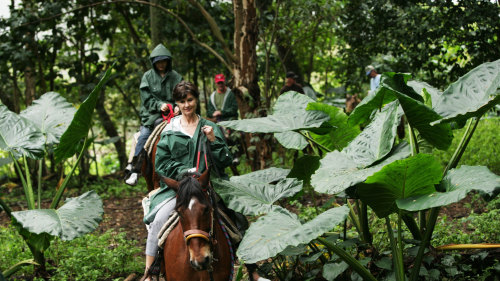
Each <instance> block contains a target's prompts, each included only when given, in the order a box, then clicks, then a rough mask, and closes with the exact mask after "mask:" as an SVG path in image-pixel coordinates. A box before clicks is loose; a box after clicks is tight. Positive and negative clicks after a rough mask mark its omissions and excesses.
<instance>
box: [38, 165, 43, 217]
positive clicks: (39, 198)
mask: <svg viewBox="0 0 500 281" xmlns="http://www.w3.org/2000/svg"><path fill="white" fill-rule="evenodd" d="M42 161H43V159H40V160H38V204H37V205H38V209H41V208H42V165H43V162H42Z"/></svg>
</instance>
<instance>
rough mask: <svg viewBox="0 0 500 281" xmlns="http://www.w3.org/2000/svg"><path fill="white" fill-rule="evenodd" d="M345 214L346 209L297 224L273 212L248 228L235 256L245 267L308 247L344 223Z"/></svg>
mask: <svg viewBox="0 0 500 281" xmlns="http://www.w3.org/2000/svg"><path fill="white" fill-rule="evenodd" d="M348 213H349V208H347V206H342V207H338V208H333V209H329V210H327V211H326V212H323V213H322V214H320V215H319V216H317V217H316V218H314V219H313V220H311V221H309V222H307V223H305V224H301V223H300V221H299V220H298V218H297V216H296V215H295V214H292V213H290V212H288V211H287V210H285V209H280V210H274V211H273V212H271V213H269V214H267V215H265V216H263V217H261V218H259V219H258V220H257V221H256V222H254V223H252V224H251V225H250V228H249V229H248V230H247V232H246V234H245V236H244V237H243V240H242V241H241V244H240V246H239V248H238V252H237V255H238V257H239V258H240V259H241V260H243V261H245V262H246V263H254V262H257V261H260V260H265V259H267V258H270V257H274V256H276V255H277V254H279V253H280V252H281V251H283V250H284V249H285V248H287V246H298V245H300V244H304V243H309V242H310V241H311V240H313V239H315V238H316V237H318V236H319V235H322V234H323V233H325V232H327V231H329V230H331V229H333V228H334V227H335V226H337V225H338V224H339V223H342V222H343V221H344V220H345V218H346V217H347V214H348Z"/></svg>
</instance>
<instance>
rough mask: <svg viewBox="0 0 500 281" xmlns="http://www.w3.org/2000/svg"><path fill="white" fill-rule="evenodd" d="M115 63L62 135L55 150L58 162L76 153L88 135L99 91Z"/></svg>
mask: <svg viewBox="0 0 500 281" xmlns="http://www.w3.org/2000/svg"><path fill="white" fill-rule="evenodd" d="M115 64H116V62H115V63H113V65H112V66H111V67H110V68H108V70H107V71H106V72H105V73H104V75H103V76H102V78H101V80H100V81H99V83H98V84H97V86H96V87H95V88H94V89H93V90H92V92H91V93H90V95H89V96H88V97H87V99H86V100H85V101H84V102H83V103H82V104H81V105H80V108H78V110H77V111H76V113H75V116H74V118H73V120H72V121H71V124H70V125H69V127H68V129H67V130H66V131H65V132H64V134H63V135H62V136H61V140H60V143H59V145H58V146H57V147H56V149H55V151H54V156H55V159H56V162H60V161H61V160H63V159H66V158H69V157H72V156H73V155H75V153H76V152H77V148H78V145H79V144H80V141H81V140H82V139H84V138H86V137H87V135H88V132H89V129H90V125H91V121H92V113H93V112H94V109H95V106H96V103H97V98H98V97H99V93H100V91H101V89H102V87H104V85H105V84H106V82H107V81H108V79H109V77H110V75H111V70H112V69H113V67H114V65H115Z"/></svg>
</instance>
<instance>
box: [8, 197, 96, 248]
mask: <svg viewBox="0 0 500 281" xmlns="http://www.w3.org/2000/svg"><path fill="white" fill-rule="evenodd" d="M103 213H104V210H103V208H102V201H101V198H100V197H99V195H97V193H95V192H94V191H89V192H86V193H84V194H82V195H81V196H79V197H74V198H69V199H67V200H66V202H65V204H64V205H63V206H62V207H61V208H59V209H57V210H53V209H38V210H27V211H19V212H12V215H13V216H14V218H15V219H16V221H17V222H18V223H20V224H21V225H22V227H23V228H24V229H26V230H27V231H29V232H31V233H35V234H41V233H48V234H50V235H52V236H57V237H60V238H61V239H62V240H72V239H74V238H77V237H80V236H82V235H84V234H86V233H89V232H91V231H94V230H95V229H96V228H97V226H98V225H99V222H100V221H101V220H102V214H103Z"/></svg>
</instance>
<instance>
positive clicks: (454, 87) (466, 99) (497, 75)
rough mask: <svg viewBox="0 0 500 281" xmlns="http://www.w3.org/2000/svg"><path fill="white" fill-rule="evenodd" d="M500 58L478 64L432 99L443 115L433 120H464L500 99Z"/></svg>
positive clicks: (478, 115)
mask: <svg viewBox="0 0 500 281" xmlns="http://www.w3.org/2000/svg"><path fill="white" fill-rule="evenodd" d="M499 88H500V60H496V61H493V62H487V63H483V64H481V65H479V66H478V67H476V68H474V69H473V70H471V71H469V72H468V73H467V74H465V75H464V76H462V77H460V78H459V79H458V80H457V81H456V82H454V83H452V84H451V85H450V86H449V87H448V88H447V89H446V90H445V91H444V92H443V94H442V95H440V96H439V98H438V99H437V100H436V101H435V102H434V103H433V104H434V110H435V111H436V112H437V113H438V114H439V115H441V116H442V117H443V118H442V119H440V120H438V121H435V122H434V123H436V124H438V123H443V122H447V123H449V122H457V123H458V124H465V121H466V120H467V119H469V118H471V117H480V116H482V115H483V114H484V113H485V112H486V111H488V110H489V109H490V108H492V107H493V106H495V105H496V104H498V103H500V90H499Z"/></svg>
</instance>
